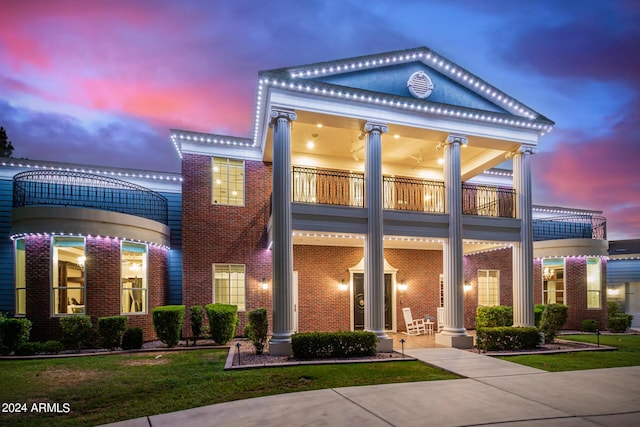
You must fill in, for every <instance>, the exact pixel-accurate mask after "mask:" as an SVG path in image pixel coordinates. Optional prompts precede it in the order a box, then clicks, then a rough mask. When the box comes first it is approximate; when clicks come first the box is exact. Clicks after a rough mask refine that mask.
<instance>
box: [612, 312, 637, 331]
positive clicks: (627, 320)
mask: <svg viewBox="0 0 640 427" xmlns="http://www.w3.org/2000/svg"><path fill="white" fill-rule="evenodd" d="M632 320H633V316H632V315H631V314H624V313H618V314H616V315H615V316H611V317H609V322H608V323H609V330H610V331H611V332H625V331H626V330H627V329H629V328H630V327H631V321H632Z"/></svg>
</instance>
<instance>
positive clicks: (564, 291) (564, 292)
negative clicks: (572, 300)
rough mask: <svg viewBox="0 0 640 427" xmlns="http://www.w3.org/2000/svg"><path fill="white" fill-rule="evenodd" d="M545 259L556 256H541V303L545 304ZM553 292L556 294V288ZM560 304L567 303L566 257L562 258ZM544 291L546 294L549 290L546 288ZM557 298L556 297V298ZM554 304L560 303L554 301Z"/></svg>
mask: <svg viewBox="0 0 640 427" xmlns="http://www.w3.org/2000/svg"><path fill="white" fill-rule="evenodd" d="M545 259H550V260H551V259H556V258H542V260H541V261H540V278H541V279H542V282H541V283H542V292H541V295H542V304H547V303H546V302H545V290H544V282H545V280H544V260H545ZM553 292H554V293H556V294H557V292H558V291H557V290H555V291H553ZM560 292H562V304H565V305H567V259H566V258H562V291H560ZM546 293H547V294H548V293H549V291H548V290H547V291H546ZM556 300H557V298H556ZM556 304H560V303H556Z"/></svg>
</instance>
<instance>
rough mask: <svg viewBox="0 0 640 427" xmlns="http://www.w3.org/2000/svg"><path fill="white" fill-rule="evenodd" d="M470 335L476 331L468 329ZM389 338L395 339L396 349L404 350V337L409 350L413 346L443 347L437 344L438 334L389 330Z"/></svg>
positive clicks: (394, 346)
mask: <svg viewBox="0 0 640 427" xmlns="http://www.w3.org/2000/svg"><path fill="white" fill-rule="evenodd" d="M467 333H468V334H469V335H475V331H473V330H472V331H469V330H467ZM387 335H388V336H389V338H392V339H393V349H394V350H396V351H400V350H402V343H401V342H400V340H401V339H404V341H405V342H404V349H405V350H409V349H412V348H442V347H445V346H443V345H439V344H436V334H435V332H434V333H433V334H425V335H405V334H403V333H402V332H387Z"/></svg>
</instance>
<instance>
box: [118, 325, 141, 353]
mask: <svg viewBox="0 0 640 427" xmlns="http://www.w3.org/2000/svg"><path fill="white" fill-rule="evenodd" d="M142 341H143V340H142V328H137V327H136V328H127V329H125V331H124V334H122V349H123V350H137V349H139V348H142Z"/></svg>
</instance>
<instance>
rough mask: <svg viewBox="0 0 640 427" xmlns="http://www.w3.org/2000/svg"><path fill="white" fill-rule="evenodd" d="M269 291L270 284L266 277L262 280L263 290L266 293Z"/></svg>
mask: <svg viewBox="0 0 640 427" xmlns="http://www.w3.org/2000/svg"><path fill="white" fill-rule="evenodd" d="M267 289H269V283H267V279H265V278H264V277H263V278H262V290H263V291H266V290H267Z"/></svg>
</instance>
